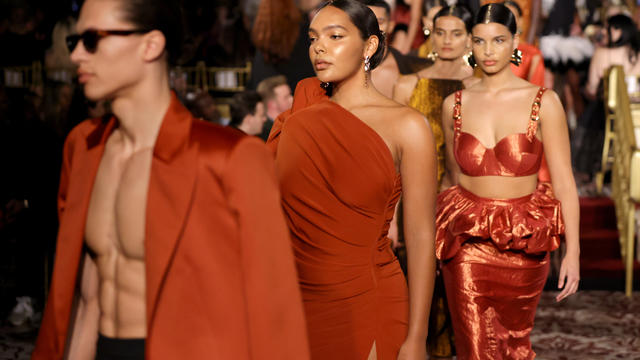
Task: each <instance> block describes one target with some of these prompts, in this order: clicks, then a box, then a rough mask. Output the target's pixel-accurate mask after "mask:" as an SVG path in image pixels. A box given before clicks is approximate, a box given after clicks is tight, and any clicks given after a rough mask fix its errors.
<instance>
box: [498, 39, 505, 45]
mask: <svg viewBox="0 0 640 360" xmlns="http://www.w3.org/2000/svg"><path fill="white" fill-rule="evenodd" d="M496 42H497V43H498V44H502V43H503V42H504V39H496Z"/></svg>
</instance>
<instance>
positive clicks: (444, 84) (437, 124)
mask: <svg viewBox="0 0 640 360" xmlns="http://www.w3.org/2000/svg"><path fill="white" fill-rule="evenodd" d="M471 24H472V15H471V12H470V11H469V10H468V9H467V8H466V7H463V6H452V7H444V8H442V9H441V10H440V11H438V12H437V13H436V15H435V16H434V20H433V29H432V32H431V37H430V39H431V41H432V44H433V57H434V58H435V62H434V64H433V65H431V66H430V67H428V68H426V69H423V70H421V71H419V72H418V73H415V74H410V75H405V76H402V77H400V79H398V82H397V83H396V85H395V88H394V92H393V98H394V100H396V101H398V102H400V103H402V104H404V105H408V106H411V107H413V108H414V109H416V110H418V111H420V112H421V113H422V114H423V115H424V116H425V117H426V118H427V120H428V121H429V124H430V125H431V130H432V132H433V136H434V140H435V143H436V148H437V152H438V182H439V183H441V188H443V187H448V186H449V185H451V182H450V181H448V180H447V179H446V175H445V173H446V171H445V166H444V165H445V149H444V135H443V132H442V116H441V113H442V102H443V101H444V99H445V98H446V97H447V96H448V95H449V94H452V93H454V92H455V91H457V90H461V89H463V88H464V85H465V84H467V85H469V83H470V82H472V81H473V80H472V79H473V77H472V76H473V68H472V67H471V66H470V65H469V64H468V63H467V61H466V60H465V58H464V55H465V54H466V53H468V52H469V50H470V47H471V37H470V34H471ZM427 350H428V352H429V355H430V356H431V358H451V356H453V355H454V353H455V352H454V351H455V349H454V345H453V329H452V326H451V320H450V316H449V311H448V309H447V300H446V297H445V291H444V283H443V281H442V278H441V277H440V276H438V277H437V278H436V284H435V289H434V293H433V301H432V308H431V318H430V319H429V337H428V339H427Z"/></svg>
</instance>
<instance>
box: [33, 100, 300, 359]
mask: <svg viewBox="0 0 640 360" xmlns="http://www.w3.org/2000/svg"><path fill="white" fill-rule="evenodd" d="M116 126H117V120H116V119H115V118H112V119H111V120H109V121H108V122H106V123H105V122H101V121H100V120H99V119H94V120H88V121H85V122H83V123H81V124H80V125H78V126H77V127H76V128H75V129H74V130H73V131H72V132H71V133H70V135H69V137H68V138H67V141H66V142H65V147H64V160H63V166H62V175H61V183H60V191H59V197H58V211H59V218H60V229H59V232H58V245H57V252H56V261H55V267H54V272H53V280H52V284H51V290H50V294H49V298H48V301H47V304H46V308H45V313H44V318H43V321H42V326H41V328H40V333H39V335H38V340H37V343H36V347H35V350H34V351H33V354H32V359H37V360H39V359H62V358H63V355H64V353H65V345H66V342H67V336H68V335H69V330H70V328H69V327H70V325H69V324H70V315H71V311H72V302H73V298H74V293H75V291H76V278H77V272H78V268H79V262H80V258H81V256H82V254H83V245H84V229H85V221H86V216H87V208H88V205H89V198H90V194H91V190H92V186H93V182H94V179H95V176H96V172H97V169H98V165H99V162H100V160H101V158H102V153H103V151H104V147H105V142H106V140H107V138H108V137H109V135H110V134H111V132H112V131H113V129H114V128H115V127H116ZM145 252H146V254H145V260H146V298H147V299H146V303H147V307H146V319H147V339H146V358H147V359H153V360H162V359H171V360H174V359H234V360H235V359H296V360H298V359H308V358H309V350H308V341H307V333H306V325H305V321H304V313H303V309H302V301H301V296H300V291H299V288H298V283H297V275H296V270H295V265H294V260H293V254H292V249H291V243H290V239H289V231H288V228H287V225H286V223H285V220H284V216H283V215H282V209H281V206H280V194H279V190H278V183H277V180H276V178H275V171H274V165H273V156H272V155H271V153H270V152H269V151H268V150H267V149H266V147H265V146H264V144H262V142H261V141H260V140H259V139H257V138H254V137H249V136H245V135H243V134H241V133H240V132H239V131H237V130H233V129H229V128H223V127H221V126H218V125H214V124H210V123H205V122H204V121H201V120H196V119H194V118H193V117H192V115H191V114H190V113H189V111H188V110H187V109H185V108H184V107H183V106H182V104H180V102H179V101H178V100H177V98H176V97H175V95H173V97H172V101H171V105H170V107H169V109H168V111H167V114H166V115H165V118H164V120H163V123H162V126H161V129H160V132H159V135H158V139H157V142H156V145H155V148H154V153H153V160H152V165H151V177H150V181H149V193H148V200H147V215H146V237H145Z"/></svg>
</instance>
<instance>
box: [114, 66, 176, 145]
mask: <svg viewBox="0 0 640 360" xmlns="http://www.w3.org/2000/svg"><path fill="white" fill-rule="evenodd" d="M156 75H157V76H147V78H146V79H145V80H143V81H142V82H140V83H138V84H136V85H134V86H133V87H131V88H129V89H127V90H124V91H122V94H119V95H118V96H116V98H115V99H114V100H113V101H112V103H111V106H112V110H113V113H114V115H115V116H116V117H117V118H118V121H119V130H120V131H121V132H122V134H123V136H124V139H125V141H126V142H128V143H130V144H131V145H132V146H133V149H134V151H135V150H139V149H142V148H147V147H153V146H154V145H155V141H156V138H157V137H158V132H159V131H160V126H161V125H162V120H163V119H164V116H165V114H166V113H167V109H168V108H169V105H170V103H171V90H170V89H169V78H168V74H166V73H165V72H162V73H159V74H156Z"/></svg>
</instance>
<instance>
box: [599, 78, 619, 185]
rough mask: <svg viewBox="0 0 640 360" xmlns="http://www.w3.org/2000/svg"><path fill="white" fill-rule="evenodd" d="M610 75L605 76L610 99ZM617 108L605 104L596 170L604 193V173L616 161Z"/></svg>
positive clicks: (605, 92) (605, 90) (606, 94)
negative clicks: (599, 156) (602, 135)
mask: <svg viewBox="0 0 640 360" xmlns="http://www.w3.org/2000/svg"><path fill="white" fill-rule="evenodd" d="M608 82H609V77H608V76H607V74H605V76H604V98H605V99H609V92H610V90H609V86H608ZM614 119H615V109H614V108H611V107H609V106H605V120H604V144H603V145H602V159H601V161H600V171H598V172H596V178H595V182H596V190H597V191H598V193H599V194H602V187H603V186H604V175H605V174H606V173H607V172H608V171H610V170H611V166H612V165H613V161H614V152H613V143H614V142H615V141H616V133H615V131H614Z"/></svg>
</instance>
